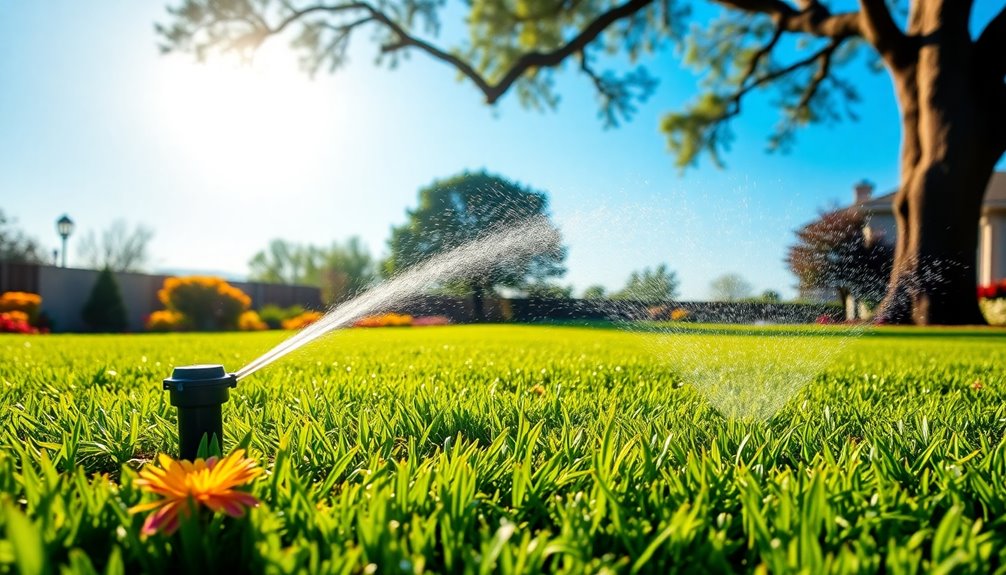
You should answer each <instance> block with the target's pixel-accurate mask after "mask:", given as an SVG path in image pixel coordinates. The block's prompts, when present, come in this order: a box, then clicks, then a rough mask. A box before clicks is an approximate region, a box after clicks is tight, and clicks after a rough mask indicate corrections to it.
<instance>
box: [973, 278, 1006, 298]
mask: <svg viewBox="0 0 1006 575" xmlns="http://www.w3.org/2000/svg"><path fill="white" fill-rule="evenodd" d="M978 297H980V298H982V299H1000V298H1006V279H1001V280H999V281H997V282H996V283H991V284H988V285H983V286H978Z"/></svg>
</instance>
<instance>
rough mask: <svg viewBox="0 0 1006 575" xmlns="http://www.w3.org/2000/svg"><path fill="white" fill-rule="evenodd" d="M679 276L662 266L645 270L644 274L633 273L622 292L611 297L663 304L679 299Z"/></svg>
mask: <svg viewBox="0 0 1006 575" xmlns="http://www.w3.org/2000/svg"><path fill="white" fill-rule="evenodd" d="M679 285H681V282H680V281H679V280H678V275H677V274H676V273H675V272H674V271H672V270H670V269H668V268H667V264H660V265H658V266H657V267H655V268H654V269H652V270H651V269H650V268H644V269H643V271H642V272H632V274H631V275H630V276H629V281H628V282H626V284H625V287H624V288H622V290H621V291H618V292H615V293H613V294H612V295H611V299H621V300H632V301H644V302H661V301H668V300H672V299H675V298H676V297H678V286H679Z"/></svg>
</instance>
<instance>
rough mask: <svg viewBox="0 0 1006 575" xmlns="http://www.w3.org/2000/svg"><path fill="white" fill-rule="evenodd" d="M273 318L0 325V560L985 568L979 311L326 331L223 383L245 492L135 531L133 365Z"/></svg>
mask: <svg viewBox="0 0 1006 575" xmlns="http://www.w3.org/2000/svg"><path fill="white" fill-rule="evenodd" d="M286 335H287V334H283V333H276V332H273V333H259V334H216V335H139V336H69V335H68V336H59V335H54V336H0V418H2V424H0V433H2V438H0V534H2V536H3V539H2V540H0V572H6V571H10V570H17V569H20V570H21V571H22V572H25V573H35V572H50V573H60V572H80V573H93V572H123V570H124V571H125V572H137V571H140V570H143V571H149V572H170V571H173V570H178V569H186V568H187V569H190V570H192V571H191V572H232V571H233V570H241V569H243V570H247V571H252V572H268V573H292V572H298V571H310V572H341V573H399V572H405V573H410V572H418V571H423V572H451V573H456V572H492V571H499V572H508V573H529V572H537V571H558V572H569V573H582V572H635V571H639V572H648V573H670V572H688V573H701V572H730V571H761V572H765V571H766V570H767V571H768V572H773V573H782V572H796V571H800V570H802V571H803V572H805V573H824V572H877V571H884V572H889V573H913V572H922V571H934V572H936V571H938V572H946V573H950V572H954V573H956V572H962V573H964V572H974V573H985V572H991V571H998V572H1006V519H1004V516H1006V442H1004V437H1003V431H1004V428H1006V410H1004V407H1003V392H1004V391H1006V332H996V331H991V330H990V331H981V330H978V331H975V330H972V331H935V330H927V331H914V330H881V331H878V332H869V333H866V334H864V335H863V336H862V337H858V338H857V337H853V336H855V335H859V334H856V333H849V332H848V331H847V330H846V329H845V328H833V329H829V330H825V331H819V330H815V329H799V330H793V329H780V328H766V329H750V328H748V329H740V330H736V329H735V330H721V329H717V328H713V327H710V326H696V327H690V328H685V329H684V331H680V330H679V331H677V332H675V333H662V332H661V331H660V330H656V331H654V332H650V333H629V332H624V331H619V330H614V329H586V328H576V327H538V326H535V327H513V326H484V327H446V328H411V329H375V330H351V331H348V332H342V333H338V334H335V335H333V336H330V337H328V338H326V339H325V340H323V341H321V342H318V343H316V344H315V345H313V346H311V347H310V348H308V349H307V350H306V351H302V352H298V353H295V354H293V355H291V356H289V357H286V358H284V359H282V360H280V361H279V362H278V363H276V364H274V365H272V366H270V367H267V368H266V369H264V370H263V371H260V372H258V373H256V374H254V375H252V376H251V377H249V378H248V379H246V380H244V381H242V382H241V383H240V384H239V385H238V388H237V389H236V390H234V392H233V393H232V397H231V401H230V402H229V403H227V404H226V405H225V406H224V417H225V429H226V435H227V438H226V439H227V447H228V448H229V447H232V446H234V445H235V444H237V443H238V442H241V441H245V442H247V443H248V444H249V445H250V448H251V452H252V455H253V456H254V457H256V458H257V459H259V460H260V461H261V462H262V464H263V466H265V467H266V469H267V470H268V474H267V475H266V476H265V477H263V478H261V479H259V480H258V481H257V482H256V483H254V484H253V487H252V492H253V493H254V494H255V495H256V496H258V497H259V498H260V499H261V501H262V505H261V506H260V507H258V508H256V509H255V510H253V511H252V512H251V513H250V515H249V516H248V517H247V518H246V519H232V518H229V517H209V516H206V517H202V518H200V521H201V522H200V523H193V524H190V525H187V526H186V528H184V529H182V530H180V531H179V532H177V533H176V534H174V535H172V536H170V537H167V536H163V535H154V536H151V537H148V538H143V537H141V536H140V535H139V531H140V525H141V523H142V522H143V517H142V516H139V515H137V516H130V515H129V514H128V512H127V511H126V510H127V508H128V507H130V506H132V505H134V504H136V503H137V502H138V501H140V499H141V494H140V493H139V491H138V489H137V488H136V486H134V485H133V481H134V480H135V478H136V473H135V469H137V468H138V467H139V466H141V465H142V464H144V463H145V462H147V461H149V460H150V459H151V458H152V457H153V455H154V454H155V453H157V452H169V453H173V452H174V450H175V423H174V409H173V408H172V407H170V406H169V405H168V404H167V397H166V393H165V392H163V391H161V389H160V380H161V379H163V378H164V377H167V376H168V375H170V373H171V368H172V366H174V365H185V364H191V363H222V364H224V365H225V366H227V368H228V369H229V370H232V371H233V370H236V369H238V368H239V367H241V366H242V365H243V364H244V363H246V362H248V361H250V360H252V359H254V358H255V357H256V356H257V355H258V354H260V353H262V352H264V351H266V350H267V349H268V348H269V347H271V346H272V345H273V344H275V343H277V342H278V341H280V340H281V339H282V338H283V337H285V336H286ZM714 406H715V407H714ZM724 414H726V415H727V416H724Z"/></svg>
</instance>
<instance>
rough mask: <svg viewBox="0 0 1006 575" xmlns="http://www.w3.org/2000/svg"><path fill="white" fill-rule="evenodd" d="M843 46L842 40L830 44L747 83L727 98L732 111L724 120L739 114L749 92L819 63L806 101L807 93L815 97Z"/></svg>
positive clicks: (725, 115)
mask: <svg viewBox="0 0 1006 575" xmlns="http://www.w3.org/2000/svg"><path fill="white" fill-rule="evenodd" d="M841 44H842V40H835V41H832V42H829V43H828V45H827V46H825V47H824V48H821V49H820V50H818V51H817V52H814V53H813V54H811V55H809V56H807V57H806V58H803V59H801V60H797V61H796V62H793V63H792V64H790V65H789V66H786V67H785V68H780V69H778V70H775V71H772V72H769V73H767V74H763V75H761V76H758V77H757V78H754V79H753V80H752V81H751V82H749V83H747V85H743V84H742V85H741V86H740V87H739V88H738V89H737V91H735V92H734V93H733V94H731V95H730V97H729V98H727V104H728V107H729V108H732V109H728V110H727V112H726V113H725V114H724V116H723V118H722V119H723V120H726V119H729V118H731V117H733V116H736V115H737V114H739V113H740V107H741V106H740V104H741V100H742V99H743V98H744V96H746V95H747V94H748V93H749V92H751V91H752V90H754V89H755V88H758V87H761V86H764V85H765V84H768V83H769V82H774V81H775V80H778V79H779V78H782V77H783V76H787V75H789V74H792V73H793V72H795V71H797V70H799V69H800V68H804V67H806V66H810V65H811V64H814V63H815V62H817V63H818V64H819V68H818V72H817V73H816V74H815V76H814V78H813V79H812V81H811V84H809V85H808V88H807V90H805V91H804V97H805V99H808V100H809V97H807V93H808V92H810V96H811V97H812V96H813V95H814V92H816V91H817V88H818V87H820V84H821V82H823V81H824V79H825V78H826V77H827V73H828V69H829V68H830V65H831V56H832V55H833V54H834V53H835V50H838V47H839V46H841ZM819 76H820V77H819ZM801 102H803V99H801Z"/></svg>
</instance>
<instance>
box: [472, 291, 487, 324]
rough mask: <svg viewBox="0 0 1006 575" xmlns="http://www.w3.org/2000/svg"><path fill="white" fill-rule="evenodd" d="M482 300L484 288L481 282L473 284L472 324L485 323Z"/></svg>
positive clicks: (483, 298)
mask: <svg viewBox="0 0 1006 575" xmlns="http://www.w3.org/2000/svg"><path fill="white" fill-rule="evenodd" d="M484 300H485V288H484V287H483V285H482V282H475V284H474V285H472V321H473V322H474V323H485V321H486V310H485V304H484Z"/></svg>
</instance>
